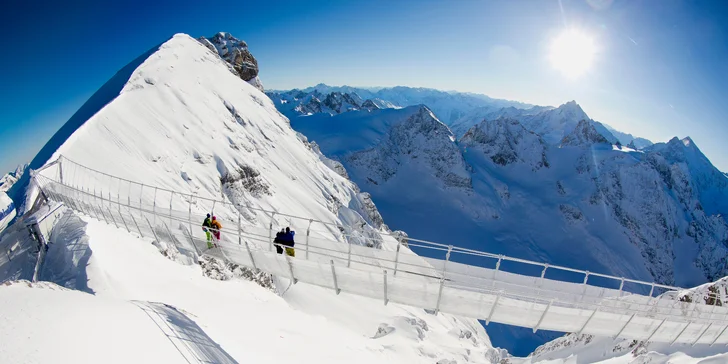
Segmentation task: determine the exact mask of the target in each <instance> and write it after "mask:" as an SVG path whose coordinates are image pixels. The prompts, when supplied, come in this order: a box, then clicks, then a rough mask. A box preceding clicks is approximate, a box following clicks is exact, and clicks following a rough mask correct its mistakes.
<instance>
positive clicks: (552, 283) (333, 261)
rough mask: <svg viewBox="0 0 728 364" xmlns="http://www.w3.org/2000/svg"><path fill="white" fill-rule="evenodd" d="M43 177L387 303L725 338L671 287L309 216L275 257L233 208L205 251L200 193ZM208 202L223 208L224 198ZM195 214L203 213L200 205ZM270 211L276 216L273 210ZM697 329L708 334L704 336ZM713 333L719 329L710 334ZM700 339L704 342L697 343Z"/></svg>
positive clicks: (717, 324)
mask: <svg viewBox="0 0 728 364" xmlns="http://www.w3.org/2000/svg"><path fill="white" fill-rule="evenodd" d="M63 165H66V164H64V163H58V167H59V169H60V168H66V171H65V172H63V173H64V174H65V173H68V172H67V171H68V169H67V167H61V166H63ZM44 172H45V173H38V174H37V175H36V176H35V178H36V181H37V183H38V185H39V186H40V187H41V189H42V190H43V192H44V193H45V194H46V195H47V196H48V197H49V198H51V199H53V200H56V201H60V202H64V203H65V204H66V205H68V206H69V207H71V208H73V209H74V210H76V211H80V212H82V213H85V214H87V215H89V216H92V217H95V218H97V219H99V220H101V221H105V222H107V223H109V224H112V225H116V226H117V227H119V228H121V229H126V230H127V231H129V232H131V233H137V234H139V235H140V236H143V237H148V238H153V239H155V240H157V241H167V242H170V243H173V244H174V246H175V247H176V248H177V249H178V250H179V251H180V253H182V254H185V255H188V256H196V255H202V254H205V255H213V256H217V257H219V258H223V259H228V260H229V261H232V262H235V263H237V264H241V265H245V266H249V267H254V268H259V269H262V270H264V271H267V272H270V273H274V274H278V275H282V276H284V277H286V276H290V277H292V278H295V279H299V280H302V281H305V282H308V283H312V284H316V285H320V286H324V287H328V288H332V289H335V290H337V291H338V290H343V291H345V292H351V293H356V294H362V295H365V296H369V297H375V298H381V299H383V300H384V302H388V301H393V302H398V303H404V304H410V305H413V306H417V307H423V308H428V309H431V310H434V311H437V310H441V311H444V312H449V313H454V314H460V315H465V316H469V317H476V318H480V319H484V320H486V321H487V322H488V321H490V320H493V321H497V322H503V323H507V324H512V325H519V326H526V327H532V328H534V330H537V329H539V328H544V329H550V330H559V331H579V332H580V331H584V332H588V333H594V334H600V333H601V334H605V335H606V334H608V335H617V336H624V337H632V338H642V339H646V338H647V336H648V335H647V334H648V333H649V338H651V339H653V340H661V341H667V340H668V338H669V340H676V342H688V340H695V337H697V336H705V337H708V338H712V337H713V336H711V335H714V336H715V342H723V340H726V341H728V337H727V338H723V337H722V335H723V333H722V331H724V330H725V328H728V316H727V314H728V310H726V309H725V308H723V307H721V306H715V305H706V304H705V303H704V302H703V301H702V300H701V299H693V300H692V302H681V301H679V300H678V298H679V295H678V294H677V293H676V292H670V293H669V294H662V295H660V296H659V297H653V295H652V294H653V293H655V292H656V290H657V289H670V288H674V287H669V286H663V285H657V284H653V283H647V282H640V281H635V280H628V279H624V280H623V279H622V278H616V277H611V276H608V275H601V274H594V273H588V272H583V271H579V270H574V269H570V268H566V267H553V266H549V265H547V264H544V263H537V262H531V261H527V260H522V259H517V258H510V257H504V256H500V255H495V254H490V253H485V252H478V251H473V250H469V249H460V248H456V247H453V246H446V245H443V244H437V243H433V242H428V241H423V240H418V239H411V238H407V239H406V240H404V239H401V238H400V237H394V236H390V237H389V238H391V239H393V240H394V241H396V244H394V245H392V244H381V245H382V247H383V248H382V249H375V248H371V247H368V246H366V245H356V244H346V242H347V241H350V240H353V238H356V237H359V238H360V237H361V235H355V234H354V233H356V232H352V231H347V230H346V229H344V228H343V227H341V226H339V225H336V224H333V223H326V224H323V223H322V224H321V225H322V226H327V227H331V226H332V225H333V227H334V228H335V229H328V230H322V231H318V232H317V233H313V232H314V230H313V229H310V227H311V225H313V223H314V221H312V220H310V219H305V221H306V222H307V223H308V224H307V229H309V230H308V231H307V234H306V235H305V236H301V237H300V238H298V239H297V244H296V247H295V250H296V257H295V258H289V257H286V256H281V255H277V254H276V253H275V249H274V246H273V239H272V237H273V236H274V234H275V232H276V231H277V230H278V227H277V226H276V227H275V228H271V226H273V225H274V224H273V220H272V219H271V220H269V223H268V224H266V223H265V222H263V221H261V219H247V218H246V216H245V214H244V213H242V212H238V213H237V214H235V211H234V210H233V212H229V211H226V214H223V215H222V217H221V218H222V219H223V226H224V227H223V229H222V240H221V241H220V242H218V248H213V249H207V242H206V241H205V239H204V238H203V237H204V235H203V232H202V229H201V227H200V226H199V222H200V221H202V218H203V217H204V213H200V212H198V211H199V210H200V209H199V206H195V207H197V208H195V209H193V206H194V204H193V201H194V199H195V198H198V197H197V196H190V195H183V194H178V193H171V194H170V196H175V195H180V196H182V197H184V196H187V197H188V198H187V204H188V206H187V209H179V208H178V207H179V206H181V205H182V204H180V203H178V202H174V203H173V202H170V203H169V206H167V205H166V204H159V203H158V202H157V200H156V199H154V200H152V201H151V202H150V201H146V200H144V198H140V199H139V201H138V203H137V202H136V201H134V202H133V203H130V202H131V198H127V199H126V201H125V199H124V198H121V197H120V194H117V197H116V198H114V194H113V193H108V192H106V191H102V190H100V189H99V190H98V191H96V190H95V189H93V187H91V186H88V185H83V186H73V185H69V184H67V183H70V182H68V180H67V179H66V180H65V181H59V180H56V179H62V178H60V177H59V176H62V175H63V174H62V172H60V171H58V173H57V174H54V173H53V171H50V170H48V171H44ZM107 183H108V182H107ZM142 190H143V189H142ZM155 195H158V192H157V193H156V194H155ZM214 204H219V205H220V206H223V205H225V204H224V203H222V202H216V203H214ZM202 211H208V210H207V209H206V208H204V207H203V208H202ZM273 214H277V213H275V212H271V215H273ZM301 219H303V218H301ZM384 238H387V236H385V237H384ZM384 238H383V239H384ZM397 238H399V240H397ZM408 247H409V248H408ZM410 249H428V250H429V251H430V253H429V254H427V255H428V256H436V254H435V253H440V254H442V255H441V256H442V257H443V258H444V259H437V258H431V257H423V256H420V255H417V254H414V253H413V252H412V251H411V250H410ZM455 254H469V255H474V256H478V257H482V258H484V259H490V260H492V261H493V262H494V266H493V267H492V268H489V267H484V266H472V265H467V264H462V263H459V262H456V261H454V259H452V258H453V255H455ZM506 261H508V262H515V263H520V264H528V265H531V266H536V267H538V268H540V269H539V270H541V274H540V275H535V276H524V275H521V274H515V273H513V272H508V271H505V270H503V269H501V268H502V266H501V265H502V263H503V262H506ZM549 269H554V270H562V271H565V272H573V273H576V274H583V275H584V277H585V279H584V281H583V282H580V283H578V284H577V283H568V282H563V281H558V280H553V279H549V278H548V277H546V273H547V270H549ZM590 275H593V276H597V277H607V278H610V279H612V280H616V281H618V282H619V283H620V284H619V289H617V288H616V287H615V288H614V289H612V288H606V287H599V286H594V285H590V284H589V283H590V282H588V278H589V276H590ZM334 277H336V278H334ZM385 282H386V283H385ZM622 282H624V283H622ZM630 282H636V283H638V284H642V285H646V286H648V287H650V288H651V289H650V295H649V296H643V295H638V294H632V293H630V292H628V291H626V290H625V289H624V287H625V283H630ZM653 287H654V289H653ZM700 298H702V297H700ZM718 301H723V300H722V295H721V294H720V293H717V294H716V296H715V297H714V300H713V302H718ZM524 305H525V306H524ZM501 307H502V308H501ZM575 319H576V324H575ZM580 321H583V323H580ZM615 325H619V326H615ZM658 325H659V326H658ZM655 327H657V328H655ZM702 329H705V332H703V333H702V334H701V333H699V331H700V330H702ZM600 330H601V331H600ZM652 330H654V332H652ZM716 330H720V331H721V332H720V333H719V332H713V331H716ZM694 331H695V332H694ZM725 336H728V335H725ZM697 340H698V341H699V340H703V341H705V340H707V339H704V338H702V337H698V339H697ZM703 341H701V342H703Z"/></svg>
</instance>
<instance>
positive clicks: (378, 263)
mask: <svg viewBox="0 0 728 364" xmlns="http://www.w3.org/2000/svg"><path fill="white" fill-rule="evenodd" d="M36 179H38V180H40V181H41V182H44V183H39V187H41V189H45V191H44V193H46V195H47V196H49V198H51V199H54V200H60V202H64V203H66V204H67V205H68V206H69V207H71V208H73V209H76V210H78V211H80V212H82V213H87V212H86V211H89V213H88V214H89V216H92V217H93V215H92V214H90V212H91V211H93V212H94V214H95V215H96V216H95V217H96V218H97V219H99V220H100V221H106V222H107V223H109V224H111V223H112V221H113V223H114V224H115V225H116V226H117V227H119V228H124V226H122V225H121V224H124V225H125V227H126V229H127V230H129V231H130V232H131V231H132V230H133V228H132V227H130V225H131V224H129V225H127V224H126V221H128V220H129V218H131V220H133V221H134V224H136V220H135V218H134V213H132V211H137V212H138V214H139V216H141V217H144V216H145V215H146V216H148V215H153V216H156V217H158V218H159V219H160V221H168V220H169V221H174V222H179V223H180V225H178V226H187V225H188V224H191V223H193V220H192V219H191V217H192V214H191V211H190V212H188V213H187V217H185V213H184V212H183V211H178V210H172V209H165V210H164V212H161V211H157V209H156V208H155V207H154V206H153V208H152V209H151V210H150V209H145V208H144V207H143V206H135V205H131V204H125V203H123V202H121V201H119V200H117V201H114V200H113V199H110V198H107V197H104V196H103V195H101V194H100V195H96V194H95V193H94V194H91V193H90V192H87V191H83V190H79V189H76V188H74V187H70V186H67V185H65V184H62V183H59V182H56V181H54V180H53V179H51V178H48V177H46V176H36ZM59 188H60V191H59ZM69 192H70V194H69ZM84 198H88V199H89V201H85V200H84ZM91 200H93V201H95V202H91ZM95 203H100V205H96V206H95V207H94V204H95ZM112 206H113V208H112ZM122 207H123V209H122ZM117 208H118V209H117ZM97 209H98V212H97ZM104 209H106V210H107V211H106V212H107V214H108V217H107V215H106V214H104V211H103V210H104ZM127 212H128V214H127ZM125 214H126V217H125ZM100 216H103V220H102V217H100ZM107 219H108V220H107ZM117 219H118V221H120V222H121V224H120V223H117ZM147 221H148V220H147ZM163 224H164V226H165V229H166V232H167V234H168V235H169V237H170V239H172V241H171V242H173V243H174V240H175V239H179V236H178V234H180V233H179V231H178V230H175V231H177V232H176V233H175V232H173V231H172V230H170V229H169V227H168V226H167V225H166V223H163ZM239 224H240V225H239V226H238V230H237V231H235V230H234V229H230V228H223V229H221V231H223V232H226V234H229V235H231V236H238V237H239V242H238V245H235V244H234V243H232V242H226V241H222V242H220V243H219V244H220V246H221V248H220V253H221V254H222V257H223V258H226V255H225V250H230V251H231V252H232V250H231V249H235V250H238V251H240V252H244V251H246V250H247V251H248V253H249V254H251V261H252V253H251V251H252V252H259V253H263V252H266V248H267V247H268V246H271V247H272V246H273V242H272V241H271V240H270V239H269V236H266V235H265V234H262V233H258V232H255V231H250V229H258V230H259V232H264V231H268V230H267V228H265V227H260V226H255V225H243V224H242V223H241V222H240V220H239ZM243 226H245V227H246V230H248V231H243V230H242V227H243ZM136 228H137V229H138V231H139V233H140V235H142V236H143V234H142V230H141V228H140V227H139V226H136ZM149 228H150V229H151V232H152V234H154V235H155V239H156V240H158V236H157V233H155V227H153V226H152V224H151V223H150V224H149ZM248 228H249V229H248ZM144 231H148V230H147V229H146V228H145V229H144ZM190 233H191V232H190ZM181 235H182V239H183V240H184V239H185V234H184V232H183V233H182V234H181ZM243 238H244V239H245V246H243V245H242V240H241V239H243ZM188 239H190V240H191V242H192V245H193V246H194V247H195V249H196V250H197V245H196V244H195V241H197V242H200V243H203V240H202V239H199V238H196V237H194V236H193V235H192V234H190V235H189V237H188ZM248 240H251V241H256V242H262V243H263V245H261V248H258V247H257V246H252V247H251V246H249V244H248ZM319 240H322V241H325V242H328V243H334V244H342V245H343V244H344V243H341V242H339V241H335V240H326V239H319ZM175 244H176V243H175ZM431 248H432V249H437V250H439V247H437V246H435V247H431ZM357 249H363V252H367V251H371V252H372V254H369V255H367V254H365V253H362V254H359V253H358V252H356V251H353V252H352V251H351V250H350V249H349V251H348V252H345V251H343V250H336V249H332V248H330V247H326V246H323V247H321V246H312V245H308V244H305V245H302V246H301V245H297V247H296V250H297V251H298V252H306V253H308V252H311V254H313V255H315V256H318V257H319V260H320V259H323V260H324V261H328V260H329V259H331V262H332V265H331V266H332V267H333V260H334V259H336V260H337V261H344V258H343V255H344V254H346V255H347V259H348V260H349V262H351V263H354V264H355V265H354V266H352V267H351V268H347V269H351V270H358V269H364V268H366V269H365V270H364V271H366V272H368V273H375V272H380V273H381V272H382V269H383V270H384V271H385V273H384V274H385V276H386V271H390V272H391V271H392V267H391V266H394V272H397V271H399V272H400V273H401V274H403V275H404V276H403V277H404V279H410V278H419V279H423V278H424V279H428V280H430V282H432V283H435V282H438V281H439V282H440V287H441V289H440V295H442V287H447V288H449V289H457V290H461V291H470V292H479V293H487V294H491V295H497V297H498V298H502V299H506V298H512V299H517V300H519V301H525V302H531V303H538V304H542V305H545V306H546V309H545V310H544V311H543V313H542V314H541V319H540V320H539V322H538V324H536V326H535V327H533V329H534V330H537V329H538V327H539V326H540V324H541V321H542V320H543V318H544V317H545V316H546V314H547V312H548V311H549V310H550V309H551V307H562V308H573V309H578V310H591V311H592V313H591V315H590V316H589V317H592V316H594V315H595V314H596V313H597V312H604V313H612V314H617V315H627V316H629V315H632V316H631V317H635V315H639V317H648V318H653V319H654V320H658V321H659V320H662V323H665V322H667V321H669V322H673V323H674V322H681V323H685V322H687V323H688V325H690V324H703V325H708V324H710V325H713V324H717V325H718V326H717V329H720V328H721V327H722V326H726V327H728V315H727V314H726V313H722V312H718V313H716V312H715V311H716V310H718V306H713V305H705V304H700V305H698V304H697V303H693V304H690V303H685V302H679V301H677V300H676V299H677V298H678V295H674V296H670V295H661V296H660V297H656V298H651V299H650V300H649V301H646V302H636V301H633V300H632V298H631V297H637V298H639V297H646V296H641V295H629V296H621V295H620V296H607V297H604V296H603V295H604V292H606V291H610V292H614V291H615V290H613V289H609V288H601V293H600V294H599V295H592V294H590V293H589V292H586V290H585V291H584V293H583V294H582V295H581V299H580V300H577V299H573V300H568V299H561V298H560V296H559V295H558V294H559V293H561V294H562V295H564V296H563V297H574V298H576V297H578V296H580V295H579V294H577V293H574V292H572V293H562V292H559V291H555V290H554V289H551V288H548V287H542V286H541V283H535V286H530V285H524V284H518V283H514V282H508V281H499V280H497V279H496V276H495V275H493V277H492V278H488V277H482V276H469V275H467V274H464V273H460V272H455V271H448V270H447V266H446V265H443V268H442V274H440V275H438V274H437V273H436V274H434V275H433V274H426V273H423V272H418V271H417V270H418V269H423V268H424V269H426V270H427V271H429V272H437V271H438V270H435V269H434V267H433V266H431V265H429V264H428V263H425V264H413V263H407V262H401V261H400V262H399V264H404V265H407V266H410V267H412V269H401V268H400V269H399V270H397V269H398V268H397V265H396V263H397V261H396V260H394V261H393V260H391V259H386V258H381V257H376V256H375V255H374V254H373V252H374V251H375V250H376V249H374V248H367V247H360V248H357ZM449 250H450V251H454V250H455V249H452V248H451V249H449ZM389 253H392V252H389ZM202 254H203V255H209V256H213V257H217V258H220V256H217V255H215V254H213V253H212V251H210V250H208V251H206V252H203V253H202ZM299 256H302V254H300V253H299ZM412 256H416V255H414V254H413V255H412ZM499 257H500V256H499ZM359 258H361V259H359ZM288 259H289V258H287V257H286V260H288ZM296 259H303V258H296ZM423 259H424V258H423ZM428 259H432V258H428ZM306 260H307V258H306ZM233 262H235V261H234V260H233ZM442 262H447V260H445V261H442ZM317 263H318V264H322V262H320V261H318V262H317ZM289 264H290V261H289ZM253 265H254V263H253ZM475 268H482V267H475ZM413 269H414V270H413ZM332 272H334V271H333V269H332ZM495 272H497V270H496V271H495ZM293 274H294V273H293V270H291V277H293ZM335 274H336V273H335V272H334V275H335ZM448 276H449V277H448ZM453 276H459V277H463V278H465V279H466V280H467V279H471V280H472V279H475V280H477V281H478V282H486V283H490V282H493V285H492V286H489V284H472V283H470V284H468V283H467V282H465V281H461V280H460V279H457V278H456V277H453ZM334 277H335V276H334ZM529 278H533V279H535V280H538V279H539V278H538V277H530V276H529ZM543 278H544V277H543V275H542V276H541V277H540V279H542V280H541V281H540V282H543ZM625 281H626V279H625ZM496 283H498V284H499V285H500V286H501V287H496V286H495V284H496ZM314 284H316V283H314ZM568 284H574V283H568ZM504 285H505V287H508V288H507V289H505V290H504V289H503V288H502V287H504ZM574 285H577V286H580V285H578V284H574ZM584 286H586V283H585V284H584ZM336 289H337V292H338V291H339V289H338V288H336ZM386 289H387V288H386V283H385V287H384V290H385V291H384V292H385V297H386ZM511 290H512V291H511ZM534 291H535V292H536V294H535V295H534V294H533V292H534ZM620 293H621V291H620ZM498 298H496V303H495V304H494V305H497V300H498ZM663 298H670V300H669V301H668V300H665V299H663ZM673 298H674V299H675V300H673ZM387 300H388V299H385V302H386V301H387ZM670 302H672V304H671V305H669V306H665V304H669V303H670ZM676 305H679V306H680V307H675V306H676ZM438 306H439V298H438ZM698 306H707V307H710V308H711V309H712V310H710V312H707V311H705V310H698ZM494 307H495V306H494ZM436 310H437V309H436ZM676 310H677V311H676ZM718 311H724V310H723V309H719V310H718ZM491 313H492V312H491ZM575 314H576V313H575ZM574 317H577V316H574ZM578 317H582V316H578ZM482 318H485V317H482ZM590 320H591V318H589V319H588V320H587V321H586V322H585V323H584V324H583V327H582V330H583V329H584V327H586V326H587V324H588V323H589V321H590ZM487 321H490V317H488V320H487ZM487 321H486V322H487ZM631 321H632V319H631V318H630V319H629V320H628V321H627V322H626V324H625V325H624V327H627V325H629V324H630V322H631ZM662 323H661V324H660V325H659V326H658V327H657V329H655V330H654V331H653V332H652V333H651V334H650V336H649V338H650V339H651V338H652V336H653V335H655V333H657V331H658V330H659V329H660V327H661V326H662ZM624 327H623V328H622V330H620V332H619V333H618V334H617V336H619V335H621V334H622V331H623V330H624ZM685 327H687V325H686V326H685ZM708 327H709V326H708ZM684 330H685V329H684V328H683V330H682V331H684ZM725 330H726V329H725V328H724V329H723V330H720V333H719V334H718V335H717V336H714V337H713V336H710V340H712V342H713V343H715V342H717V341H718V339H720V338H721V336H722V335H723V332H724V331H725ZM615 331H616V330H615ZM682 331H681V332H680V333H679V334H678V336H677V337H675V338H674V339H672V340H673V342H674V341H675V340H677V339H678V338H679V337H680V335H682ZM707 331H708V330H707V329H706V330H705V331H704V332H702V333H701V336H699V337H698V338H697V339H696V340H695V342H697V341H699V340H700V339H701V337H702V336H703V334H704V333H705V332H707ZM711 335H712V334H711ZM658 336H659V335H658ZM660 340H664V338H663V339H660ZM682 340H684V339H682ZM682 340H681V341H682ZM721 342H723V341H721Z"/></svg>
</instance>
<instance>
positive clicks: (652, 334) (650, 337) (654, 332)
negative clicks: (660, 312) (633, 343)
mask: <svg viewBox="0 0 728 364" xmlns="http://www.w3.org/2000/svg"><path fill="white" fill-rule="evenodd" d="M665 321H667V318H664V319H662V322H660V324H659V325H657V327H656V328H655V331H652V333H651V334H650V336H648V337H647V339H646V340H645V342H648V341H650V339H652V337H653V336H655V334H656V333H657V332H658V331H660V328H661V327H662V325H663V324H664V323H665Z"/></svg>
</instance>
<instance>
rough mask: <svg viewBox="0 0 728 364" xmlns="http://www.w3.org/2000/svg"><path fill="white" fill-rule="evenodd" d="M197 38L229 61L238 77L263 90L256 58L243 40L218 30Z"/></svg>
mask: <svg viewBox="0 0 728 364" xmlns="http://www.w3.org/2000/svg"><path fill="white" fill-rule="evenodd" d="M197 40H198V41H199V42H200V43H202V44H203V45H205V47H207V48H208V49H209V50H211V51H212V52H214V53H216V54H217V55H219V56H220V57H221V58H222V59H224V60H225V61H226V62H227V63H229V64H230V66H231V67H232V70H233V72H234V73H235V74H237V75H238V76H239V77H240V78H242V79H243V80H244V81H246V82H248V83H250V84H251V85H253V86H255V87H256V88H257V89H259V90H260V91H264V90H263V84H262V83H261V82H260V79H258V71H259V69H258V60H256V59H255V57H253V54H252V53H250V50H248V44H247V43H245V41H242V40H240V39H238V38H235V37H233V36H232V34H230V33H226V32H219V33H217V34H215V35H214V36H212V37H210V38H205V37H200V38H198V39H197Z"/></svg>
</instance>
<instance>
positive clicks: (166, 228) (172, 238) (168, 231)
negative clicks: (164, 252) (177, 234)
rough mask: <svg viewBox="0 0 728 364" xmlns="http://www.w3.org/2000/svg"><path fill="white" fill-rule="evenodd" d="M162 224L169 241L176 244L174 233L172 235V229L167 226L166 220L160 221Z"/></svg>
mask: <svg viewBox="0 0 728 364" xmlns="http://www.w3.org/2000/svg"><path fill="white" fill-rule="evenodd" d="M162 224H164V229H165V230H167V235H169V242H170V243H172V244H174V245H175V246H176V245H177V244H176V243H175V242H174V235H172V230H170V229H169V226H167V223H166V222H164V221H162Z"/></svg>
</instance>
